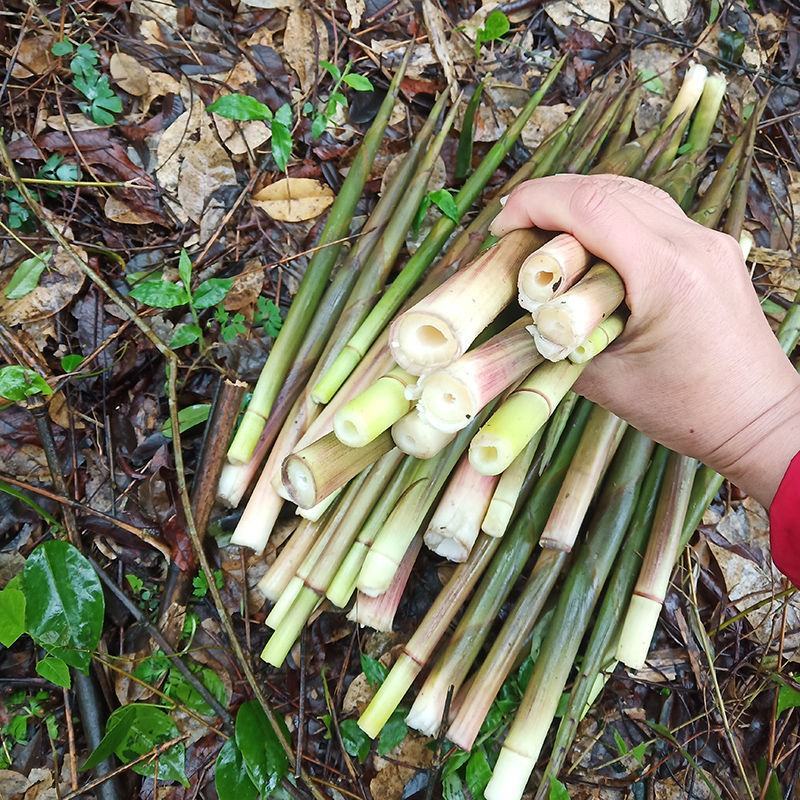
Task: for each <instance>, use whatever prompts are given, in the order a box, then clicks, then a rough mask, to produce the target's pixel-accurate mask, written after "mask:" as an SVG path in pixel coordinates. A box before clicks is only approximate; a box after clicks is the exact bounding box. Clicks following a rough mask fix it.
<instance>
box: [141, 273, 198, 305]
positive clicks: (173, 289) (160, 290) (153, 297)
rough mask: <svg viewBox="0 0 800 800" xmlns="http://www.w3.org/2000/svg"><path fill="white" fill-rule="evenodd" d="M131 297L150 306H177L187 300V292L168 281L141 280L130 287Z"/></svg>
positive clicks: (185, 302)
mask: <svg viewBox="0 0 800 800" xmlns="http://www.w3.org/2000/svg"><path fill="white" fill-rule="evenodd" d="M131 297H133V298H134V300H138V301H139V302H140V303H144V304H145V305H146V306H151V307H152V308H177V307H178V306H185V305H186V304H187V303H188V302H189V292H188V291H187V290H186V289H185V288H184V287H183V286H178V285H177V284H176V283H170V282H169V281H149V280H148V281H142V282H141V283H137V284H136V286H134V287H133V289H131Z"/></svg>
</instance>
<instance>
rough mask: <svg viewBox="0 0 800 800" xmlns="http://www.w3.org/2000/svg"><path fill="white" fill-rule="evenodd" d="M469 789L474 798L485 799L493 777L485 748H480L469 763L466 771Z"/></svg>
mask: <svg viewBox="0 0 800 800" xmlns="http://www.w3.org/2000/svg"><path fill="white" fill-rule="evenodd" d="M465 777H466V780H467V789H469V792H470V794H471V795H472V796H473V797H483V792H484V790H485V789H486V786H487V784H488V783H489V779H490V778H491V777H492V768H491V767H490V766H489V759H488V758H486V752H485V751H484V749H483V747H479V748H477V749H476V750H475V752H473V754H472V755H471V756H470V759H469V761H467V770H466V775H465Z"/></svg>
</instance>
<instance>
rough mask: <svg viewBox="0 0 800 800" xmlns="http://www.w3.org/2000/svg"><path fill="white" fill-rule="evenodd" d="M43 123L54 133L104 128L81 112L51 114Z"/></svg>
mask: <svg viewBox="0 0 800 800" xmlns="http://www.w3.org/2000/svg"><path fill="white" fill-rule="evenodd" d="M42 122H43V125H44V126H46V127H48V128H51V129H52V130H54V131H66V130H69V131H70V132H75V131H92V130H97V129H98V128H102V127H103V126H102V125H98V124H97V123H96V122H95V121H94V120H92V119H89V117H87V116H86V114H81V112H80V111H75V112H73V113H71V114H50V115H49V116H48V117H45V118H44V119H43V120H42ZM73 152H74V151H73Z"/></svg>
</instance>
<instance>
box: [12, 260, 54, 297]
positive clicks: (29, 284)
mask: <svg viewBox="0 0 800 800" xmlns="http://www.w3.org/2000/svg"><path fill="white" fill-rule="evenodd" d="M52 257H53V254H52V253H51V252H50V251H49V250H45V251H44V253H41V254H40V255H38V256H32V257H31V258H26V259H25V260H24V261H23V262H22V263H21V264H20V265H19V266H18V267H17V268H16V269H15V270H14V274H13V275H12V276H11V280H10V281H9V282H8V283H7V284H6V288H5V289H4V294H5V296H6V297H7V298H8V299H9V300H19V298H20V297H25V295H26V294H30V293H31V292H32V291H33V290H34V289H35V288H36V287H37V286H38V285H39V278H41V277H42V273H43V272H44V270H45V268H46V267H47V264H48V263H49V261H50V259H51V258H52Z"/></svg>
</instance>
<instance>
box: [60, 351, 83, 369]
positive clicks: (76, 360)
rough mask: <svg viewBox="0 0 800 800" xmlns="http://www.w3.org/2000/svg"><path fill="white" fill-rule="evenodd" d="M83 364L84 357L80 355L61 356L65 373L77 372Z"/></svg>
mask: <svg viewBox="0 0 800 800" xmlns="http://www.w3.org/2000/svg"><path fill="white" fill-rule="evenodd" d="M81 364H83V356H82V355H79V354H78V353H70V354H69V355H66V356H61V369H63V370H64V372H75V370H76V369H78V367H79V366H80V365H81Z"/></svg>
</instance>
